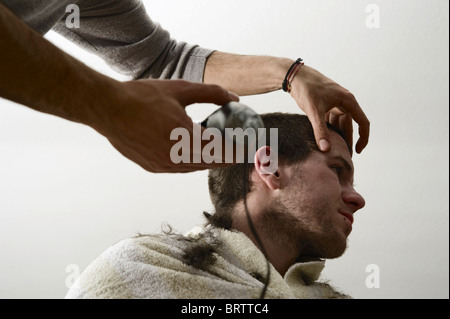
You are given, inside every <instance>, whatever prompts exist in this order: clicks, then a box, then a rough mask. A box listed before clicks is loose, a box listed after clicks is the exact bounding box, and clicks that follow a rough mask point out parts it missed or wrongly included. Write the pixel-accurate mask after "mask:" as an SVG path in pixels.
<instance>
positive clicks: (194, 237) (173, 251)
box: [66, 226, 350, 299]
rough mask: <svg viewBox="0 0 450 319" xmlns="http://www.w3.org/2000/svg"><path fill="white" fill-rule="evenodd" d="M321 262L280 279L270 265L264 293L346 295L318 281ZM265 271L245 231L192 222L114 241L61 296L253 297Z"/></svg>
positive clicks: (287, 296)
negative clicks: (177, 230) (187, 228)
mask: <svg viewBox="0 0 450 319" xmlns="http://www.w3.org/2000/svg"><path fill="white" fill-rule="evenodd" d="M199 252H203V253H201V254H198V253H199ZM196 254H197V255H199V258H197V260H195V258H192V257H193V256H195V255H196ZM189 260H190V262H189ZM192 260H193V261H192ZM324 264H325V262H324V261H322V260H317V261H309V262H302V263H297V264H295V265H293V266H291V267H290V269H289V270H288V271H287V273H286V275H285V276H284V278H283V277H282V276H281V275H280V274H279V273H278V272H277V271H276V270H275V268H273V266H272V265H270V268H271V269H270V284H269V286H268V289H267V292H266V298H270V299H275V298H283V299H294V298H301V299H311V298H314V299H317V298H320V299H328V298H350V297H349V296H347V295H344V294H342V293H340V292H338V291H336V290H335V289H334V288H333V287H331V286H330V285H329V284H327V283H324V282H319V281H318V279H319V277H320V274H321V272H322V270H323V269H324ZM266 273H267V263H266V260H265V258H264V255H263V254H262V253H261V251H260V250H259V249H258V248H257V247H256V246H255V245H254V244H253V242H252V241H251V240H250V239H249V238H248V237H247V236H246V235H245V234H243V233H241V232H237V231H229V230H224V229H219V228H213V227H210V226H208V227H197V228H195V229H194V230H193V231H191V232H190V233H188V234H186V235H184V236H183V235H174V234H165V233H161V234H158V235H146V236H140V237H136V238H130V239H126V240H123V241H120V242H119V243H117V244H116V245H114V246H112V247H111V248H109V249H107V250H106V251H105V252H104V253H103V254H101V255H100V256H99V257H98V258H97V259H96V260H95V261H94V262H92V264H90V265H89V266H88V267H87V269H86V270H85V271H84V272H83V273H82V274H81V276H80V277H79V278H78V279H77V281H76V282H75V283H74V285H73V286H72V287H71V289H70V290H69V291H68V293H67V295H66V298H67V299H73V298H89V299H90V298H102V299H103V298H108V299H130V298H132V299H138V298H139V299H140V298H149V299H157V298H163V299H174V298H175V299H218V298H227V299H254V298H259V297H260V294H261V291H262V289H263V287H264V282H265V278H266Z"/></svg>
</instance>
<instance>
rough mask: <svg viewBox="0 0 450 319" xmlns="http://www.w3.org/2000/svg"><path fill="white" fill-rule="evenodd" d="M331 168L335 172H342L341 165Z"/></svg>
mask: <svg viewBox="0 0 450 319" xmlns="http://www.w3.org/2000/svg"><path fill="white" fill-rule="evenodd" d="M331 169H332V170H333V171H334V172H335V173H336V174H337V175H340V174H341V172H342V167H340V166H332V167H331Z"/></svg>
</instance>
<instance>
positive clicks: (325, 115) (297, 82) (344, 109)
mask: <svg viewBox="0 0 450 319" xmlns="http://www.w3.org/2000/svg"><path fill="white" fill-rule="evenodd" d="M291 96H292V97H293V98H294V99H295V101H296V102H297V104H298V106H299V107H300V108H301V109H302V110H303V111H304V112H305V113H306V115H307V116H308V118H309V120H310V122H311V124H312V126H313V129H314V135H315V138H316V143H317V145H318V146H319V149H320V150H322V151H328V150H329V149H330V145H331V144H330V143H331V142H330V138H329V130H328V129H327V126H326V122H327V121H328V122H330V123H331V124H333V125H335V126H337V127H338V128H340V129H341V130H342V131H343V132H344V134H345V136H346V137H347V139H348V142H349V143H350V145H352V146H353V125H352V120H354V121H355V122H356V123H358V125H359V140H358V142H357V143H356V146H355V150H356V152H357V153H361V151H362V150H363V149H364V148H365V147H366V145H367V143H368V142H369V131H370V122H369V120H368V119H367V117H366V115H365V114H364V112H363V111H362V109H361V107H360V106H359V104H358V102H357V101H356V99H355V97H354V95H353V94H352V93H350V92H349V91H348V90H346V89H345V88H343V87H341V86H340V85H339V84H337V83H336V82H334V81H332V80H331V79H329V78H327V77H326V76H324V75H323V74H321V73H320V72H318V71H317V70H315V69H313V68H311V67H309V66H307V65H303V66H302V67H301V68H300V70H299V71H298V72H297V74H296V75H295V78H294V80H293V81H292V91H291Z"/></svg>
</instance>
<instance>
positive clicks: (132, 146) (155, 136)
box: [93, 80, 239, 173]
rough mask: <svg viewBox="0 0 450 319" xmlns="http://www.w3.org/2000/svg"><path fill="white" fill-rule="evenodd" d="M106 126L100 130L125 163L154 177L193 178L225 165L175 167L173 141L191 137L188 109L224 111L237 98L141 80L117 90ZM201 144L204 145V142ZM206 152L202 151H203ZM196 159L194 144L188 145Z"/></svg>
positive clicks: (213, 88)
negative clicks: (204, 106)
mask: <svg viewBox="0 0 450 319" xmlns="http://www.w3.org/2000/svg"><path fill="white" fill-rule="evenodd" d="M117 90H118V91H117V92H116V93H115V94H114V95H113V96H115V98H114V100H111V105H109V106H108V110H106V108H105V113H106V114H105V116H103V115H102V116H103V117H104V119H103V120H102V124H101V125H100V126H98V128H96V127H95V126H93V127H94V128H96V129H97V130H98V131H99V132H100V133H101V134H103V135H104V136H106V137H107V138H108V140H109V141H110V142H111V144H112V145H113V146H114V147H115V148H116V149H117V150H118V151H119V152H120V153H122V154H123V155H124V156H125V157H127V158H128V159H130V160H132V161H134V162H135V163H137V164H139V165H140V166H141V167H143V168H144V169H145V170H148V171H150V172H160V173H161V172H168V173H169V172H170V173H178V172H191V171H196V170H200V169H206V168H211V167H215V166H223V165H224V164H222V165H220V164H205V163H200V164H193V163H192V161H191V163H180V164H174V163H173V162H172V161H171V158H170V150H171V148H172V146H173V145H174V144H175V143H177V141H171V140H170V134H171V132H172V130H173V129H175V128H184V129H186V130H187V131H188V132H189V134H190V136H191V137H192V136H193V122H192V119H191V118H190V117H189V116H188V115H187V114H186V111H185V107H186V106H188V105H190V104H193V103H214V104H217V105H223V104H225V103H228V102H230V101H233V100H234V101H238V100H239V98H238V97H237V96H236V95H234V94H233V93H230V92H228V91H227V90H225V89H223V88H221V87H219V86H217V85H206V84H200V83H190V82H186V81H182V80H138V81H130V82H123V83H120V84H119V87H118V88H117ZM202 144H204V143H203V142H202ZM202 146H204V145H202ZM190 147H191V150H190V151H191V154H192V147H193V145H192V143H190Z"/></svg>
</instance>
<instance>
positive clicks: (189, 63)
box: [53, 0, 213, 82]
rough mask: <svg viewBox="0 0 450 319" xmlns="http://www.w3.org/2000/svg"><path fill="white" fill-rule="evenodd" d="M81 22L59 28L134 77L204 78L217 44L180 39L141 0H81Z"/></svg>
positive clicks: (113, 65)
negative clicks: (211, 46) (154, 18)
mask: <svg viewBox="0 0 450 319" xmlns="http://www.w3.org/2000/svg"><path fill="white" fill-rule="evenodd" d="M77 4H78V6H79V8H80V28H72V29H69V28H67V27H66V23H65V18H63V19H61V20H60V21H59V22H58V23H57V24H56V25H55V26H54V28H53V30H54V31H56V32H58V33H59V34H61V35H63V36H64V37H66V38H68V39H69V40H71V41H73V42H75V43H76V44H78V45H79V46H81V47H82V48H84V49H86V50H88V51H89V52H92V53H94V54H96V55H98V56H100V57H101V58H103V59H104V60H105V61H106V63H108V65H109V66H110V67H111V68H112V69H114V70H115V71H117V72H119V73H121V74H124V75H127V76H130V77H131V78H133V79H142V78H159V79H184V80H187V81H191V82H203V73H204V68H205V65H206V60H207V58H208V57H209V55H210V54H211V53H212V52H213V50H209V49H204V48H201V47H199V46H198V45H191V44H187V43H185V42H178V41H176V40H174V39H171V38H170V34H169V32H167V31H166V30H164V29H163V28H162V27H161V26H160V25H159V24H158V23H155V22H153V21H152V20H151V19H150V17H149V16H148V14H147V12H146V9H145V7H144V5H143V3H142V2H141V1H140V0H109V1H101V2H100V3H99V1H97V0H80V1H78V2H77Z"/></svg>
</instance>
